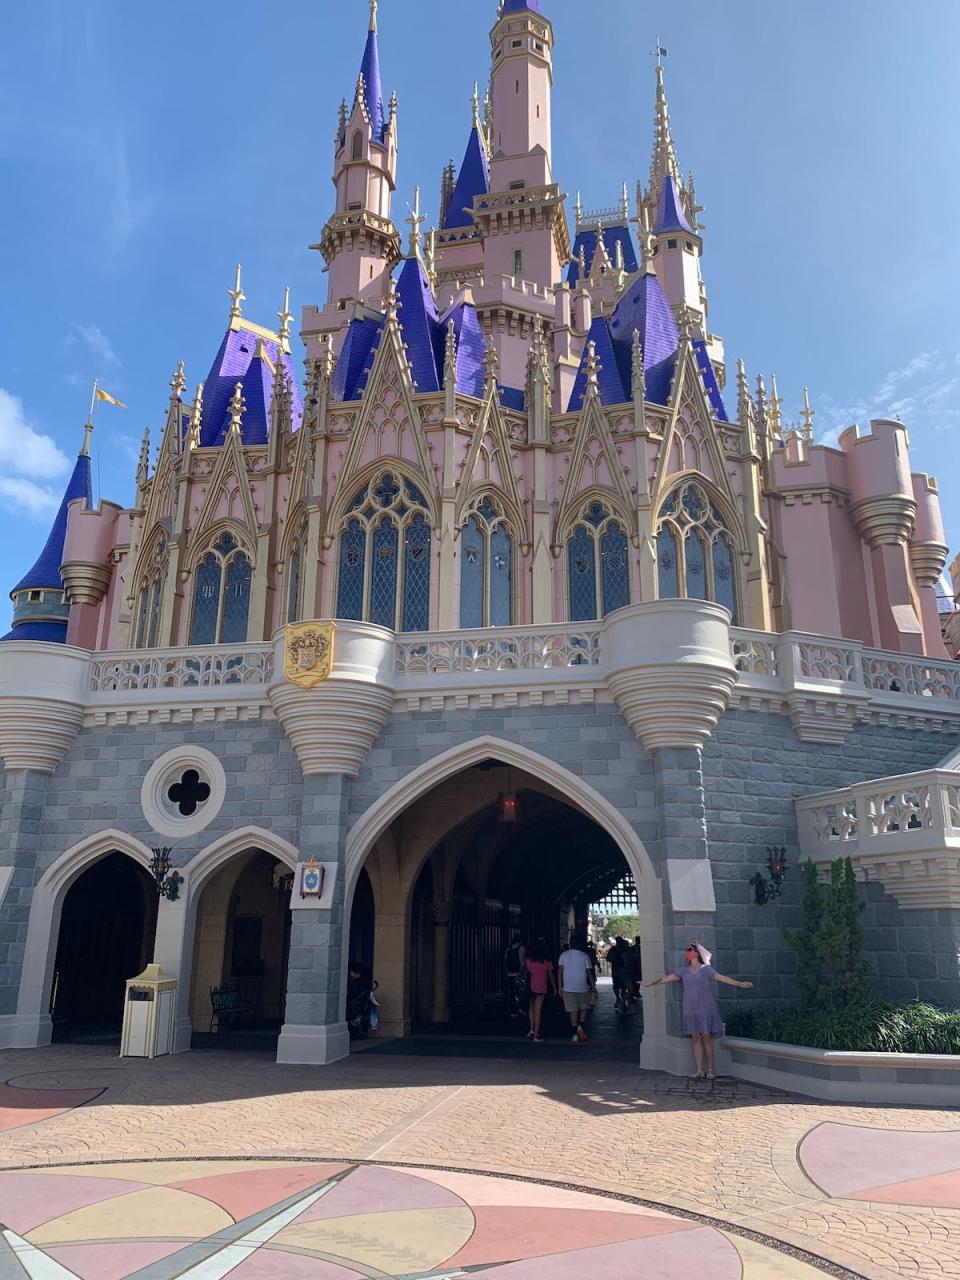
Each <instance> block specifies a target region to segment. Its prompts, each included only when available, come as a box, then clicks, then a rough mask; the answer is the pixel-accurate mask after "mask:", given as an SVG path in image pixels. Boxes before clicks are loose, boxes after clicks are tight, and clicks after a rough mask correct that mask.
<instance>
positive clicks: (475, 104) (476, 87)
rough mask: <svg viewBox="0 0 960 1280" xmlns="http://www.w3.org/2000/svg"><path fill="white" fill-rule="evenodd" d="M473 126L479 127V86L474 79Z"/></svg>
mask: <svg viewBox="0 0 960 1280" xmlns="http://www.w3.org/2000/svg"><path fill="white" fill-rule="evenodd" d="M473 127H474V128H475V129H479V128H480V86H479V84H478V83H477V81H476V80H474V82H473Z"/></svg>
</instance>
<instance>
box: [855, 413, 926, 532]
mask: <svg viewBox="0 0 960 1280" xmlns="http://www.w3.org/2000/svg"><path fill="white" fill-rule="evenodd" d="M840 448H841V449H842V450H843V452H844V453H845V454H846V456H847V462H848V473H849V478H850V494H851V498H852V507H851V514H852V516H853V519H854V521H855V523H856V525H857V529H858V530H859V532H860V535H861V537H863V538H864V539H865V540H866V541H867V542H868V543H869V544H870V546H872V547H877V546H897V545H899V544H901V543H904V542H906V541H907V540H908V539H909V537H910V535H911V533H912V532H913V526H914V522H915V520H916V514H917V502H916V499H915V498H914V496H913V483H912V480H911V478H910V467H909V462H908V458H909V453H908V450H909V438H908V436H907V429H906V427H905V426H904V425H903V423H901V422H891V421H889V420H888V419H883V418H880V419H874V421H872V422H871V423H870V431H869V433H868V434H867V435H864V436H861V435H860V432H859V430H858V428H857V427H848V428H847V430H846V431H844V432H843V434H842V435H841V436H840Z"/></svg>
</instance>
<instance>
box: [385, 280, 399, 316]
mask: <svg viewBox="0 0 960 1280" xmlns="http://www.w3.org/2000/svg"><path fill="white" fill-rule="evenodd" d="M400 306H401V302H400V295H399V293H398V292H397V282H396V280H394V278H393V276H391V277H390V280H389V283H388V284H387V320H388V321H390V320H396V318H397V312H398V311H399V310H400Z"/></svg>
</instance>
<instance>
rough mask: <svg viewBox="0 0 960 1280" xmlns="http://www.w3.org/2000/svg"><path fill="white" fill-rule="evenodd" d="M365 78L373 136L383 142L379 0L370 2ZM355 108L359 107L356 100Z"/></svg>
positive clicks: (364, 52)
mask: <svg viewBox="0 0 960 1280" xmlns="http://www.w3.org/2000/svg"><path fill="white" fill-rule="evenodd" d="M360 74H361V75H362V76H363V86H364V98H365V99H366V103H367V112H368V113H369V115H370V124H371V127H372V129H373V136H374V138H375V139H376V141H377V142H382V141H383V133H384V128H385V125H386V114H385V112H384V109H383V82H382V81H381V79H380V49H379V46H378V44H377V0H370V28H369V30H368V31H367V43H366V47H365V48H364V51H363V61H362V62H361V64H360ZM353 105H354V106H356V105H357V103H356V99H354V104H353Z"/></svg>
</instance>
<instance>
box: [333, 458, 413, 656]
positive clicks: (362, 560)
mask: <svg viewBox="0 0 960 1280" xmlns="http://www.w3.org/2000/svg"><path fill="white" fill-rule="evenodd" d="M430 538H431V527H430V514H429V509H428V507H427V500H426V498H425V497H424V496H423V494H422V493H421V492H420V490H419V489H418V488H417V486H416V485H415V484H412V483H411V482H410V481H409V480H406V479H403V478H402V477H399V476H397V475H395V474H394V473H393V472H390V471H386V472H383V474H381V475H379V476H376V477H375V478H374V479H373V480H371V481H370V483H369V484H367V485H365V486H364V487H363V488H362V489H361V490H360V491H359V493H358V494H357V495H356V496H355V497H354V499H353V501H352V502H351V503H350V505H349V507H348V509H347V514H346V517H345V519H344V522H343V524H342V526H341V531H340V557H339V564H340V571H339V581H338V585H337V617H338V618H355V619H356V620H358V621H366V622H375V623H377V624H378V625H379V626H381V627H389V628H390V629H391V630H393V631H426V630H427V628H428V627H429V625H430Z"/></svg>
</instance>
